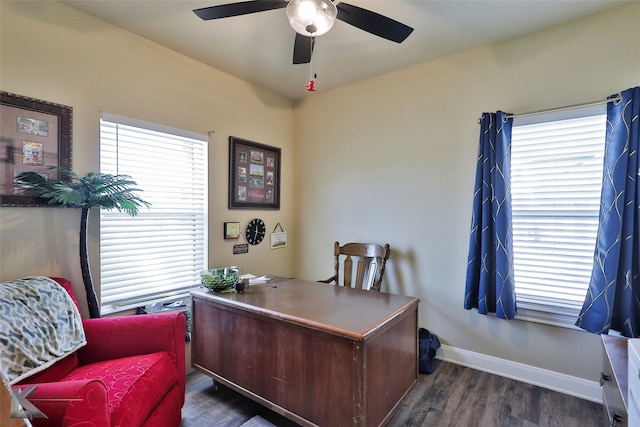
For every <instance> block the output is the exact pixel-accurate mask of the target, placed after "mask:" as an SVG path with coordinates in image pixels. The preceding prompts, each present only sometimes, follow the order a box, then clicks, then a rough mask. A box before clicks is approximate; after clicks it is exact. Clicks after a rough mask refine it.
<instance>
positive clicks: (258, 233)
mask: <svg viewBox="0 0 640 427" xmlns="http://www.w3.org/2000/svg"><path fill="white" fill-rule="evenodd" d="M266 234H267V227H266V226H265V225H264V221H263V220H261V219H260V218H255V219H252V220H251V222H250V223H249V225H247V234H246V236H247V242H249V244H251V245H257V244H258V243H260V242H262V240H263V239H264V236H265V235H266Z"/></svg>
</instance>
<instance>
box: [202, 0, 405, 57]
mask: <svg viewBox="0 0 640 427" xmlns="http://www.w3.org/2000/svg"><path fill="white" fill-rule="evenodd" d="M283 8H286V12H287V17H288V18H289V24H290V25H291V27H292V28H293V29H294V30H295V31H296V38H295V42H294V45H293V63H294V64H306V63H309V62H310V61H311V55H312V53H313V46H314V44H315V38H316V37H317V36H321V35H323V34H326V33H327V32H328V31H329V30H330V29H331V28H332V27H333V24H334V23H335V20H336V19H339V20H341V21H343V22H346V23H347V24H350V25H353V26H354V27H357V28H360V29H361V30H364V31H366V32H369V33H371V34H374V35H376V36H379V37H382V38H384V39H387V40H391V41H394V42H396V43H402V42H403V41H404V40H405V39H406V38H407V37H409V34H411V32H412V31H413V28H411V27H409V26H407V25H405V24H402V23H400V22H398V21H396V20H393V19H391V18H387V17H386V16H383V15H380V14H378V13H376V12H372V11H370V10H367V9H363V8H361V7H358V6H353V5H351V4H347V3H342V2H341V3H338V4H337V5H335V4H334V3H333V1H332V0H254V1H243V2H238V3H228V4H223V5H219V6H210V7H204V8H201V9H195V10H194V11H193V12H194V13H195V14H196V15H198V16H199V17H200V18H202V19H203V20H205V21H207V20H210V19H220V18H229V17H232V16H239V15H247V14H250V13H257V12H264V11H267V10H273V9H283Z"/></svg>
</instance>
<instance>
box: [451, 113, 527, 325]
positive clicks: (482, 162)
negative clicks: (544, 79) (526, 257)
mask: <svg viewBox="0 0 640 427" xmlns="http://www.w3.org/2000/svg"><path fill="white" fill-rule="evenodd" d="M512 124H513V119H511V118H508V119H506V118H505V113H503V112H502V111H498V112H497V113H484V114H482V119H481V122H480V148H479V150H478V163H477V169H476V184H475V191H474V194H473V216H472V219H471V238H470V242H469V261H468V264H467V283H466V290H465V297H464V308H466V309H467V310H470V309H472V308H477V309H478V313H481V314H487V313H496V316H498V317H500V318H503V319H512V318H513V316H514V315H515V313H516V294H515V284H514V281H513V249H512V239H513V237H512V228H511V187H510V181H511V128H512Z"/></svg>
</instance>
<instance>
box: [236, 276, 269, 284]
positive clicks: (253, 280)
mask: <svg viewBox="0 0 640 427" xmlns="http://www.w3.org/2000/svg"><path fill="white" fill-rule="evenodd" d="M240 278H241V279H249V286H253V285H262V284H264V283H267V282H268V281H269V278H268V277H267V276H260V277H257V276H254V275H253V274H243V275H242V276H240Z"/></svg>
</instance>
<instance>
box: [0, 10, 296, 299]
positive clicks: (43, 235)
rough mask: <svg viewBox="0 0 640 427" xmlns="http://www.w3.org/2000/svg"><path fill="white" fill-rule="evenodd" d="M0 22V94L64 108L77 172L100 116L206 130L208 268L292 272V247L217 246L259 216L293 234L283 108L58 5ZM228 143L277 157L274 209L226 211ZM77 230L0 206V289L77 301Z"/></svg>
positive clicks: (288, 112)
mask: <svg viewBox="0 0 640 427" xmlns="http://www.w3.org/2000/svg"><path fill="white" fill-rule="evenodd" d="M0 14H1V18H0V19H1V21H0V37H1V39H0V42H1V45H0V52H1V53H0V89H2V90H3V91H6V92H12V93H16V94H20V95H24V96H28V97H32V98H37V99H42V100H47V101H50V102H55V103H58V104H64V105H69V106H72V107H73V169H74V170H75V171H76V172H78V173H81V174H86V173H88V172H90V171H95V170H98V169H99V146H98V139H99V111H106V112H110V113H114V114H119V115H123V116H128V117H133V118H136V119H141V120H147V121H151V122H156V123H161V124H163V125H167V126H173V127H176V128H180V129H186V130H189V131H193V132H199V133H203V134H206V133H207V132H208V131H210V130H215V133H214V134H213V136H212V137H210V139H209V166H210V176H209V197H210V199H209V242H210V245H209V264H210V266H224V265H232V264H239V265H242V266H243V267H244V268H245V269H246V270H248V271H255V272H256V273H259V274H262V273H265V272H273V273H277V274H282V275H291V274H292V257H293V248H292V247H291V245H290V246H289V247H287V248H284V249H278V250H271V249H270V248H269V245H268V243H262V244H261V245H259V246H256V247H251V248H250V251H249V253H248V254H243V255H235V256H234V255H233V252H232V250H233V242H230V241H226V242H225V241H224V240H223V239H222V224H223V222H224V221H240V223H241V224H242V225H246V224H247V223H248V222H249V220H250V219H251V218H254V217H260V218H262V219H264V220H265V222H266V223H267V228H268V229H269V230H268V231H269V232H270V231H271V230H272V229H273V227H275V224H276V223H277V222H280V223H281V224H282V226H283V227H284V228H285V229H289V230H290V229H291V228H292V227H293V179H292V174H293V169H292V164H293V141H292V128H293V126H292V117H293V114H292V106H291V103H290V102H289V101H286V100H284V99H282V98H280V97H277V96H274V95H273V94H271V93H268V92H266V91H264V90H261V89H259V88H257V87H255V86H252V85H250V84H248V83H246V82H244V81H242V80H239V79H237V78H235V77H233V76H230V75H228V74H225V73H222V72H220V71H218V70H216V69H213V68H210V67H207V66H205V65H203V64H201V63H199V62H196V61H194V60H192V59H189V58H187V57H185V56H182V55H180V54H177V53H175V52H173V51H171V50H168V49H165V48H163V47H161V46H159V45H156V44H153V43H150V42H148V41H146V40H144V39H142V38H140V37H137V36H135V35H133V34H130V33H127V32H125V31H122V30H120V29H118V28H116V27H114V26H112V25H109V24H106V23H105V22H103V21H99V20H96V19H94V18H92V17H90V16H88V15H86V14H83V13H80V12H77V11H75V10H74V9H71V8H69V7H67V6H65V5H62V4H60V3H56V2H7V1H2V2H0ZM230 135H233V136H237V137H241V138H245V139H249V140H252V141H257V142H261V143H263V144H267V145H273V146H277V147H281V148H282V160H283V169H282V183H283V186H282V198H281V209H280V210H279V211H251V210H229V209H227V182H228V175H227V174H228V166H227V165H228V138H229V136H230ZM134 178H135V177H134ZM98 220H99V218H98V215H97V214H96V212H94V213H93V214H92V217H91V218H90V221H91V224H90V227H91V231H90V247H91V255H92V256H91V265H92V270H93V276H94V279H95V280H96V282H98V281H99V258H98V257H99V239H98V226H97V224H98V223H97V221H98ZM79 227H80V213H79V211H77V210H71V209H44V208H0V240H1V245H0V279H11V278H16V277H22V276H24V275H30V274H42V275H60V276H64V277H67V278H69V279H71V280H72V281H73V283H74V285H75V286H76V288H77V289H78V292H79V293H80V292H84V291H83V288H82V278H81V274H80V268H79V260H78V229H79ZM241 243H243V242H241ZM80 295H82V294H80ZM81 299H83V298H81Z"/></svg>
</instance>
